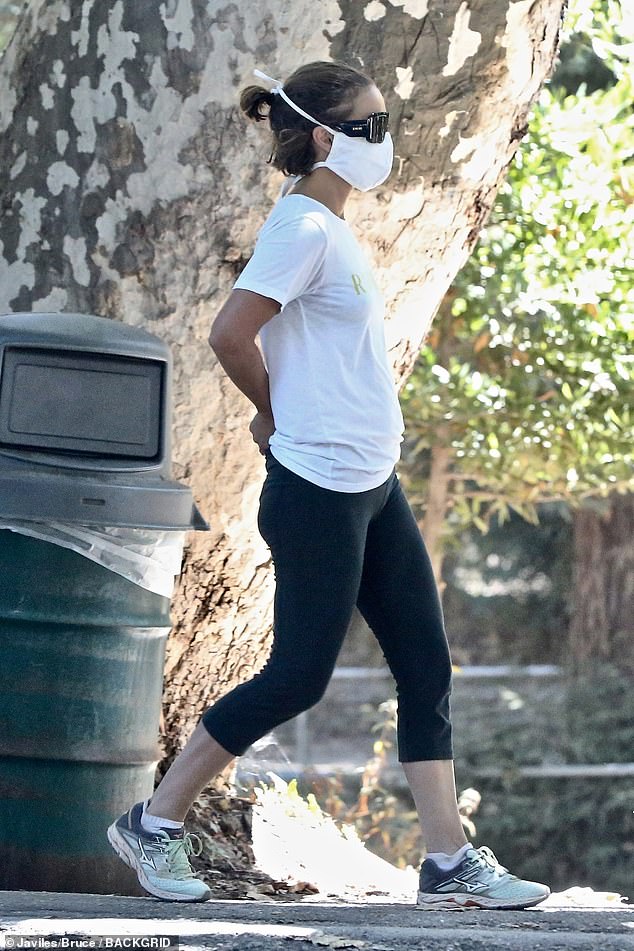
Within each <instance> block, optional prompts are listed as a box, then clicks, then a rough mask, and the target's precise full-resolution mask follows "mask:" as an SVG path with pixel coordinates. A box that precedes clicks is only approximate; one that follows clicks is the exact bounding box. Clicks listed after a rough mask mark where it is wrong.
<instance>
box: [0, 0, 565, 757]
mask: <svg viewBox="0 0 634 951" xmlns="http://www.w3.org/2000/svg"><path fill="white" fill-rule="evenodd" d="M563 6H564V0H517V2H512V0H468V2H467V0H384V2H380V0H369V2H352V0H340V2H335V0H322V2H320V3H313V2H312V0H294V2H293V3H290V2H288V0H262V2H261V3H258V4H239V3H236V2H226V0H225V2H223V0H166V2H164V3H155V2H150V0H114V2H111V3H98V2H96V0H83V2H79V0H32V2H31V3H30V4H28V6H27V8H26V11H25V13H24V15H23V17H22V19H21V21H20V24H19V26H18V29H17V32H16V35H15V37H14V38H13V40H12V42H11V44H10V46H9V47H8V49H7V51H6V53H5V55H4V57H3V60H2V63H1V64H0V88H1V89H2V95H1V96H0V133H2V140H1V142H0V152H1V154H0V187H1V194H2V218H1V221H0V312H7V311H17V310H34V311H40V312H43V311H80V312H87V313H91V312H92V313H97V314H102V315H105V316H109V317H112V318H115V319H117V320H122V321H125V322H127V323H129V324H139V325H143V326H145V327H147V328H148V329H149V330H151V331H153V332H155V333H157V334H159V335H160V336H162V337H163V338H165V339H166V340H167V341H169V343H170V344H171V346H172V349H173V352H174V357H175V393H174V396H175V424H174V445H175V447H176V448H175V453H176V458H175V476H176V477H177V478H183V479H187V480H188V481H189V482H190V484H191V485H192V486H193V488H194V491H195V494H196V496H197V499H198V501H199V504H200V506H201V508H202V510H203V511H204V512H205V513H206V515H207V517H208V518H209V521H210V522H211V532H210V533H209V535H208V536H206V537H195V538H194V537H192V539H191V541H190V544H189V547H188V551H187V556H186V562H185V568H184V571H183V575H182V578H181V582H180V587H179V589H178V593H177V597H176V599H175V609H174V614H175V629H174V632H173V635H172V637H171V638H170V643H169V656H168V662H167V671H166V689H165V723H166V748H167V751H168V753H169V752H173V750H174V749H175V748H177V747H178V746H179V745H180V744H181V743H182V741H183V739H184V738H185V736H186V735H187V733H188V732H189V730H190V729H191V728H192V727H193V725H194V722H195V721H196V719H197V717H198V715H199V713H200V712H201V710H202V709H203V708H204V707H205V706H207V705H208V704H209V702H210V701H211V700H212V699H213V698H214V697H216V696H218V695H219V694H220V693H222V692H224V691H225V690H226V689H227V687H228V685H230V684H233V683H235V682H236V681H238V680H240V679H244V678H245V677H247V676H248V675H249V674H250V673H251V672H252V670H253V669H254V667H257V666H258V665H259V664H261V663H262V661H263V660H264V658H265V656H266V653H267V650H268V644H269V631H270V623H271V617H270V604H271V593H272V578H271V572H270V570H269V555H268V551H267V549H266V548H265V546H264V544H263V542H262V541H261V539H260V538H259V536H258V534H257V530H256V518H255V514H256V505H257V499H258V494H259V490H260V485H261V482H262V478H263V465H262V461H261V458H260V457H259V455H258V453H257V451H256V449H255V447H254V446H252V445H251V443H250V439H249V436H248V431H247V423H248V420H249V418H250V415H251V413H252V409H251V407H250V406H249V405H248V403H247V401H246V400H245V399H244V398H243V397H242V396H241V395H240V394H238V393H237V391H236V390H235V389H234V388H233V386H232V385H231V384H230V383H229V382H228V381H227V379H226V378H225V377H224V375H223V373H222V372H221V370H220V368H219V366H218V365H217V363H216V361H215V359H214V357H213V355H212V353H211V351H210V350H209V348H208V345H207V334H208V330H209V326H210V324H211V321H212V319H213V317H214V315H215V313H216V312H217V310H218V309H219V306H220V305H221V303H222V301H223V299H224V298H225V296H226V294H227V293H228V291H229V289H230V287H231V284H232V281H233V279H234V278H235V276H236V275H237V273H238V272H239V271H240V269H241V267H242V266H243V264H244V262H245V261H246V259H247V257H248V255H249V253H250V249H251V247H252V245H253V242H254V239H255V235H256V231H257V228H258V226H259V225H260V224H261V222H262V221H263V219H264V217H265V215H266V213H267V211H268V209H269V207H270V204H271V201H272V199H273V198H274V197H275V196H276V194H277V191H278V188H279V185H280V176H279V175H277V174H276V173H274V172H272V171H270V170H269V169H268V168H267V167H266V165H265V159H266V156H267V155H268V150H267V145H268V143H267V142H266V136H265V134H264V133H263V131H262V129H260V128H252V127H247V125H246V123H245V122H244V121H243V120H242V118H241V117H240V116H239V114H238V109H237V94H238V91H239V89H240V87H241V86H242V85H244V84H245V83H249V82H251V81H252V70H253V68H254V67H260V68H264V69H265V70H266V71H267V72H269V73H270V74H271V75H274V76H279V77H280V78H284V77H285V76H286V75H288V74H289V73H290V72H291V71H292V70H293V69H295V68H296V67H297V66H298V65H300V64H301V63H304V62H308V61H311V60H315V59H327V58H335V59H340V60H344V61H347V62H350V63H353V64H357V65H360V66H362V67H364V68H365V69H366V71H368V72H369V73H370V74H371V75H372V76H373V77H374V78H375V80H376V82H377V84H378V85H379V87H380V88H381V90H382V92H383V93H384V95H385V98H386V101H387V103H388V107H389V109H390V111H391V113H392V117H393V120H392V130H393V134H394V138H395V144H396V162H395V167H394V172H393V175H392V177H391V178H390V180H389V182H388V183H386V185H384V186H383V187H381V188H379V189H378V190H376V191H374V192H371V193H368V194H366V195H360V194H358V195H355V197H354V200H353V201H352V202H351V208H350V211H349V214H348V217H349V220H350V223H351V225H352V227H353V228H354V229H355V231H356V232H357V233H358V235H359V236H360V239H361V241H362V242H363V243H364V245H365V246H366V247H367V249H368V251H369V253H370V254H371V255H372V256H373V258H374V260H375V262H376V274H377V279H378V282H379V284H380V286H381V287H382V289H383V291H384V292H385V295H386V299H387V302H388V323H387V333H388V340H389V345H390V348H391V354H392V358H393V362H394V369H395V376H396V379H397V380H398V381H399V382H402V381H403V380H404V379H405V377H406V376H407V374H408V373H409V371H410V370H411V368H412V365H413V363H414V361H415V359H416V355H417V353H418V350H419V347H420V344H421V341H422V340H423V338H424V336H425V334H426V332H427V329H428V328H429V325H430V322H431V320H432V318H433V315H434V313H435V311H436V308H437V306H438V304H439V302H440V300H441V299H442V297H443V295H444V293H445V291H446V290H447V288H448V286H449V284H450V282H451V281H452V279H453V277H454V275H455V274H456V272H457V270H458V269H459V268H460V267H461V265H462V264H463V263H464V261H465V260H466V258H467V256H468V255H469V253H470V251H471V249H472V248H473V245H474V243H475V241H476V240H477V237H478V233H479V230H480V228H481V226H482V224H483V222H484V220H485V219H486V217H487V215H488V212H489V209H490V207H491V204H492V201H493V198H494V196H495V193H496V190H497V188H498V186H499V184H500V182H501V180H502V178H503V176H504V172H505V169H506V167H507V165H508V163H509V161H510V159H511V157H512V155H513V153H514V152H515V149H516V148H517V144H518V141H519V139H520V138H521V137H522V135H523V132H524V130H525V127H526V121H527V114H528V110H529V107H530V105H531V103H532V102H533V100H534V99H535V97H536V95H537V93H538V91H539V89H540V87H541V85H542V83H543V81H544V79H545V78H546V77H547V75H548V74H549V72H550V71H551V68H552V66H553V62H554V59H555V55H556V47H557V36H558V29H559V25H560V18H561V14H562V8H563Z"/></svg>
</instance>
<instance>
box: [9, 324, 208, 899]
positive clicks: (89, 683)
mask: <svg viewBox="0 0 634 951" xmlns="http://www.w3.org/2000/svg"><path fill="white" fill-rule="evenodd" d="M170 417H171V354H170V351H169V348H168V347H167V346H166V345H165V344H164V343H163V342H162V341H160V340H159V339H158V338H156V337H155V336H153V335H151V334H148V333H146V332H145V331H142V330H140V329H137V328H132V327H128V326H126V325H123V324H121V323H119V322H117V321H113V320H108V319H105V318H101V317H94V316H88V315H78V314H12V315H6V316H0V850H1V852H2V857H3V860H2V862H1V863H0V888H2V889H31V890H47V891H76V892H95V893H102V894H142V893H141V892H140V890H139V887H138V884H137V882H136V877H135V876H134V875H133V873H132V872H131V871H130V870H129V869H127V868H126V867H125V866H124V865H123V864H122V863H121V861H120V860H119V859H118V858H117V857H116V856H115V855H114V853H113V852H112V850H111V848H110V846H109V844H108V842H107V839H106V834H105V833H106V828H107V826H108V825H109V824H110V822H112V820H113V819H114V818H115V817H117V816H118V815H120V814H121V813H122V812H123V811H124V810H125V809H126V808H127V807H128V806H129V805H131V804H132V803H133V802H137V801H138V800H140V799H143V798H145V797H147V796H150V795H151V794H152V790H153V783H154V774H155V769H156V765H157V762H158V759H159V757H160V751H159V748H158V742H157V741H158V735H159V718H160V709H161V695H162V686H163V662H164V654H165V642H166V639H167V635H168V633H169V629H170V594H171V582H173V575H174V574H175V573H178V566H179V563H180V555H181V553H182V542H183V540H184V537H185V532H186V531H188V530H190V529H196V530H204V529H206V528H207V527H208V526H207V525H206V523H205V521H204V519H203V518H202V516H201V515H200V512H199V511H198V509H197V508H196V506H195V505H194V503H193V500H192V495H191V491H190V489H189V488H187V487H186V486H184V485H182V484H180V483H178V482H174V481H172V480H171V478H170V470H171V447H170ZM166 553H167V554H166ZM170 577H171V582H170V583H169V584H168V580H167V579H168V578H170Z"/></svg>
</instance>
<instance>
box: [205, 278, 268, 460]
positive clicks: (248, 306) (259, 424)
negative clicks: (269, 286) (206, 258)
mask: <svg viewBox="0 0 634 951" xmlns="http://www.w3.org/2000/svg"><path fill="white" fill-rule="evenodd" d="M279 310H280V304H279V303H278V301H276V300H273V299H272V298H270V297H262V295H261V294H255V293H254V292H253V291H245V290H240V289H238V290H235V291H232V292H231V294H230V296H229V297H228V299H227V301H226V302H225V304H224V305H223V307H222V308H221V309H220V311H219V313H218V316H217V317H216V319H215V321H214V323H213V325H212V328H211V331H210V333H209V344H210V346H211V349H212V350H213V351H214V353H215V354H216V356H217V357H218V361H219V363H220V365H221V366H222V368H223V370H224V371H225V373H226V374H227V376H228V377H229V379H230V380H232V381H233V382H234V383H235V385H236V386H237V387H238V389H239V390H241V391H242V393H244V395H245V396H246V397H247V398H248V399H250V400H251V402H252V403H253V405H254V406H255V408H256V409H257V411H258V413H257V416H256V417H255V419H254V420H253V422H252V423H251V427H250V429H251V434H252V435H253V439H254V441H255V442H256V443H257V444H258V447H259V449H260V452H264V451H265V449H266V446H268V440H269V438H270V436H271V435H272V434H273V432H274V430H275V423H274V420H273V411H272V409H271V397H270V393H269V377H268V373H267V372H266V367H265V366H264V362H263V360H262V354H261V353H260V351H259V349H258V346H257V344H256V342H255V338H256V336H257V334H258V332H259V330H260V328H261V327H262V326H263V325H264V324H265V323H267V322H268V321H269V320H271V318H272V317H274V316H275V315H276V314H277V313H278V312H279Z"/></svg>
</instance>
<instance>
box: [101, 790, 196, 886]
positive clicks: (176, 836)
mask: <svg viewBox="0 0 634 951" xmlns="http://www.w3.org/2000/svg"><path fill="white" fill-rule="evenodd" d="M147 802H149V799H148V800H147ZM142 812H143V803H142V802H137V803H136V804H135V805H134V806H132V808H131V809H129V810H128V812H125V813H124V814H123V815H122V816H121V817H120V818H119V819H117V821H116V822H113V823H112V825H111V826H110V827H109V829H108V833H107V835H108V841H109V842H110V845H111V846H112V848H113V849H114V850H115V852H116V853H117V855H118V856H119V858H120V859H122V861H124V862H125V864H126V865H129V866H130V868H131V869H134V871H135V872H136V873H137V877H138V879H139V882H140V884H141V885H142V887H143V888H144V889H145V890H146V891H147V892H149V893H150V895H155V896H156V897H157V898H163V899H164V900H165V901H207V899H208V898H209V897H210V896H211V892H210V890H209V888H208V887H207V886H206V885H205V883H204V882H201V881H200V879H198V878H196V875H195V873H194V871H193V869H192V867H191V865H190V864H189V856H190V855H200V853H201V851H202V843H201V841H200V839H199V838H198V836H197V835H193V834H192V833H186V832H185V831H184V830H182V829H176V830H175V829H160V830H159V831H158V832H147V831H146V830H145V829H144V828H143V826H142V825H141V813H142Z"/></svg>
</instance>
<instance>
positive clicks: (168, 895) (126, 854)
mask: <svg viewBox="0 0 634 951" xmlns="http://www.w3.org/2000/svg"><path fill="white" fill-rule="evenodd" d="M106 835H107V836H108V842H109V843H110V845H111V846H112V848H113V849H114V851H115V852H116V853H117V855H118V856H119V858H120V859H121V861H122V862H125V864H126V865H127V866H129V868H131V869H132V871H133V872H136V876H137V878H138V880H139V884H140V885H141V886H142V887H143V888H144V889H145V890H146V892H149V893H150V895H153V896H154V897H155V898H160V899H162V900H163V901H186V902H201V901H207V900H208V899H209V898H210V897H211V892H210V891H209V890H208V891H207V894H206V895H202V896H201V897H200V898H193V897H192V896H191V895H174V893H173V892H163V891H161V889H160V888H159V887H158V886H157V885H154V884H153V883H152V882H150V881H149V880H148V878H147V877H146V875H145V871H144V869H143V866H142V865H139V863H138V861H137V857H136V855H135V854H134V852H132V850H131V849H130V847H129V845H128V843H127V842H126V840H125V839H124V838H123V836H122V835H121V833H120V832H119V830H118V829H117V825H116V822H113V823H112V825H111V826H109V827H108V831H107V833H106Z"/></svg>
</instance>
